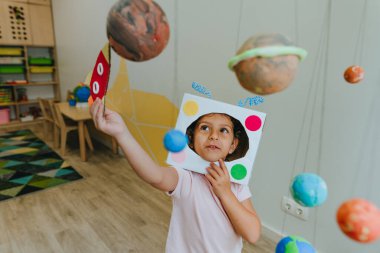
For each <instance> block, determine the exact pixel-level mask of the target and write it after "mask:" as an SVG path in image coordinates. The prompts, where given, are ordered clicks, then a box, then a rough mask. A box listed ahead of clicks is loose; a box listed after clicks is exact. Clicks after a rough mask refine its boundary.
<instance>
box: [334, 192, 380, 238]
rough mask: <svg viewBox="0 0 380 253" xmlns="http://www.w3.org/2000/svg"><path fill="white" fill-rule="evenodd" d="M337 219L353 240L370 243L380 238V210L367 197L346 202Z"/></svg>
mask: <svg viewBox="0 0 380 253" xmlns="http://www.w3.org/2000/svg"><path fill="white" fill-rule="evenodd" d="M336 220H337V222H338V225H339V227H340V229H341V230H342V232H343V233H344V234H345V235H347V236H348V237H349V238H351V239H352V240H355V241H357V242H361V243H369V242H373V241H375V240H377V239H379V238H380V210H379V209H378V208H377V207H376V206H375V205H374V204H372V203H371V202H369V201H367V200H365V199H359V198H357V199H350V200H348V201H346V202H344V203H343V204H342V205H341V206H340V207H339V208H338V211H337V213H336Z"/></svg>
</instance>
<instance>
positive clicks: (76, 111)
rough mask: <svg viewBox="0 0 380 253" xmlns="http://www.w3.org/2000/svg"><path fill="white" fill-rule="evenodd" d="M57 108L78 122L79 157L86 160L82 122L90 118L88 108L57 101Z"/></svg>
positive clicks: (114, 147)
mask: <svg viewBox="0 0 380 253" xmlns="http://www.w3.org/2000/svg"><path fill="white" fill-rule="evenodd" d="M58 106H59V110H60V111H61V113H62V114H63V115H65V116H66V117H68V118H69V119H72V120H74V121H77V122H78V135H79V148H80V157H81V159H82V161H87V156H86V143H85V139H84V124H85V121H87V120H92V118H91V114H90V108H88V107H75V106H69V103H67V102H60V103H58ZM111 139H112V150H113V152H114V153H117V143H116V140H115V139H114V138H111Z"/></svg>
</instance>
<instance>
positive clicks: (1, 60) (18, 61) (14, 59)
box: [0, 57, 24, 65]
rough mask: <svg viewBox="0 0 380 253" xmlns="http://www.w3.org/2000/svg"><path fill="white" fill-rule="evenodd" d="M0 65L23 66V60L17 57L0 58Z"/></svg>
mask: <svg viewBox="0 0 380 253" xmlns="http://www.w3.org/2000/svg"><path fill="white" fill-rule="evenodd" d="M0 64H3V65H23V64H24V59H23V58H18V57H0Z"/></svg>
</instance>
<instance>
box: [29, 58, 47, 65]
mask: <svg viewBox="0 0 380 253" xmlns="http://www.w3.org/2000/svg"><path fill="white" fill-rule="evenodd" d="M29 65H45V66H51V65H53V59H51V58H29Z"/></svg>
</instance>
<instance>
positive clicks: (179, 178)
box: [91, 99, 261, 253]
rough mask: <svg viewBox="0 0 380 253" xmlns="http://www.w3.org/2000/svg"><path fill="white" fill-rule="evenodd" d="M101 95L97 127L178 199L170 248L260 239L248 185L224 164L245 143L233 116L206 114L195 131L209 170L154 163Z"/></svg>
mask: <svg viewBox="0 0 380 253" xmlns="http://www.w3.org/2000/svg"><path fill="white" fill-rule="evenodd" d="M103 107H104V105H103V103H102V102H101V100H100V99H96V100H95V102H94V103H93V105H92V106H91V115H92V118H93V120H94V123H95V126H96V128H97V129H99V130H101V131H103V132H105V133H106V134H108V135H111V136H113V137H114V138H115V139H116V140H117V141H118V143H119V145H120V147H121V149H122V150H123V152H124V154H125V156H126V158H127V160H128V162H129V163H130V165H131V167H132V168H133V169H134V171H135V172H136V173H137V175H138V176H139V177H141V179H143V180H144V181H145V182H147V183H149V184H151V185H152V186H153V187H155V188H157V189H159V190H162V191H164V192H167V193H168V194H169V195H170V196H171V197H172V200H173V211H172V216H171V220H170V226H169V234H168V239H167V242H166V253H203V252H204V253H213V252H215V253H224V252H225V253H238V252H239V253H240V252H241V250H242V238H244V239H245V240H247V241H248V242H250V243H255V242H256V241H257V240H258V239H259V236H260V231H261V223H260V220H259V218H258V216H257V214H256V212H255V210H254V208H253V205H252V202H251V200H250V197H251V193H250V191H249V188H248V187H247V186H243V185H239V184H235V183H231V182H230V177H229V173H228V170H227V168H226V166H225V164H224V161H225V159H226V157H228V156H229V155H231V154H233V153H234V151H235V150H236V149H237V148H238V146H239V138H238V136H237V133H236V132H235V130H236V129H235V128H236V126H234V124H233V121H232V119H231V117H230V116H228V115H226V114H220V113H212V114H206V115H203V116H202V117H201V118H199V119H198V120H197V122H196V123H195V125H194V128H193V132H192V133H191V136H189V137H190V138H189V140H190V144H189V146H190V148H192V149H193V150H194V151H195V152H196V153H197V154H198V155H199V156H200V157H202V158H203V159H204V160H206V161H209V162H210V166H209V167H208V168H207V172H208V173H207V174H206V175H203V174H199V173H196V172H192V171H187V170H183V169H181V168H174V167H162V166H159V165H158V164H156V163H154V162H153V160H152V159H151V158H150V157H149V156H148V154H147V153H146V152H145V151H144V150H143V149H142V147H141V146H140V145H139V144H138V143H137V141H136V140H135V139H134V138H133V136H132V135H131V133H130V132H129V131H128V129H127V127H126V125H125V123H124V121H123V119H122V118H121V116H120V115H119V114H117V113H116V112H114V111H111V110H109V109H108V108H106V109H105V111H104V114H103Z"/></svg>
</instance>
